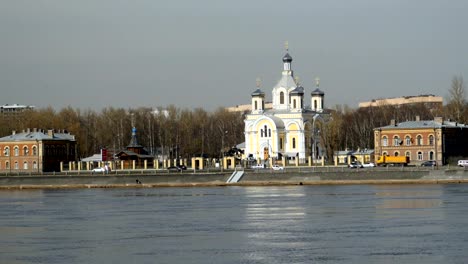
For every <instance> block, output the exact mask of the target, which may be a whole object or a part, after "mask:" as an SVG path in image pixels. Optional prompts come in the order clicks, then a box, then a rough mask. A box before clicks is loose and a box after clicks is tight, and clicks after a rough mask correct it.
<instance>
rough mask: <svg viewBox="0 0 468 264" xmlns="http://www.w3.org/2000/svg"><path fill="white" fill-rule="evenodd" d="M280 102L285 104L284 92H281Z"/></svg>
mask: <svg viewBox="0 0 468 264" xmlns="http://www.w3.org/2000/svg"><path fill="white" fill-rule="evenodd" d="M280 104H284V92H280Z"/></svg>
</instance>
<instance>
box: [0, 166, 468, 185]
mask: <svg viewBox="0 0 468 264" xmlns="http://www.w3.org/2000/svg"><path fill="white" fill-rule="evenodd" d="M231 173H232V172H223V173H222V172H218V173H202V172H197V173H190V172H183V173H161V174H158V173H155V174H132V175H128V174H118V173H116V174H112V175H79V176H78V175H73V176H69V175H68V176H67V175H60V174H57V175H50V176H44V175H40V176H21V175H18V176H1V177H0V189H52V188H125V187H127V188H128V187H131V188H134V187H197V186H199V187H203V186H268V185H324V184H437V183H468V170H418V171H401V170H393V171H392V170H345V171H341V172H336V171H335V172H317V171H270V170H265V171H253V170H248V171H245V174H244V176H243V177H242V179H241V180H240V181H239V182H237V183H226V181H227V179H228V178H229V177H230V175H231Z"/></svg>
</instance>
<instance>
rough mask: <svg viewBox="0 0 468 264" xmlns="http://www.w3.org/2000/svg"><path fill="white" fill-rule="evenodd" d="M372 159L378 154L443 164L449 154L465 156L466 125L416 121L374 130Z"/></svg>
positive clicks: (467, 148) (467, 149) (467, 143)
mask: <svg viewBox="0 0 468 264" xmlns="http://www.w3.org/2000/svg"><path fill="white" fill-rule="evenodd" d="M374 145H375V160H377V159H378V158H379V157H380V156H382V155H389V156H402V155H404V156H407V157H409V158H410V163H411V164H414V165H419V164H421V163H422V162H424V161H427V160H435V161H436V162H437V164H438V165H445V164H447V163H448V162H449V158H450V157H468V126H467V125H464V124H458V123H456V122H450V121H444V120H443V119H442V118H440V117H438V118H435V119H434V120H420V119H419V117H416V120H415V121H406V122H402V123H396V122H395V120H392V121H391V124H390V125H389V126H384V127H379V128H375V129H374Z"/></svg>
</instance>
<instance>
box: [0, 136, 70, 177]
mask: <svg viewBox="0 0 468 264" xmlns="http://www.w3.org/2000/svg"><path fill="white" fill-rule="evenodd" d="M0 150H1V152H0V171H2V172H50V171H60V162H64V163H67V162H70V161H76V140H75V136H74V135H70V133H68V132H67V131H62V130H59V131H55V130H48V131H44V130H40V129H39V130H37V129H33V130H30V129H27V130H25V131H22V132H21V133H16V132H15V131H13V132H12V134H11V135H9V136H6V137H2V138H0Z"/></svg>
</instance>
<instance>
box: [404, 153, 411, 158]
mask: <svg viewBox="0 0 468 264" xmlns="http://www.w3.org/2000/svg"><path fill="white" fill-rule="evenodd" d="M405 156H406V157H408V158H410V160H411V152H409V151H406V153H405Z"/></svg>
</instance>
